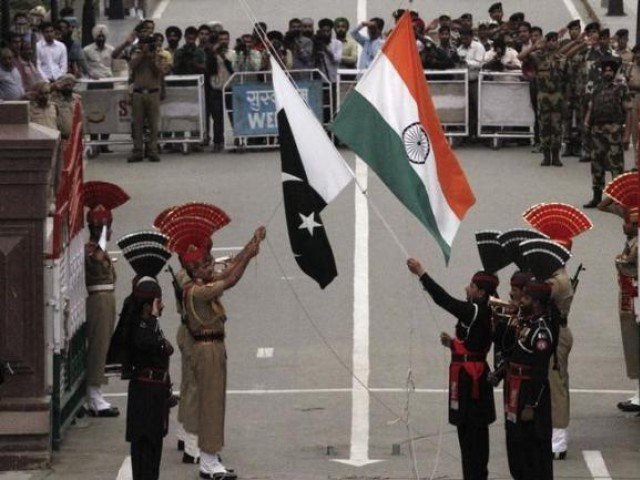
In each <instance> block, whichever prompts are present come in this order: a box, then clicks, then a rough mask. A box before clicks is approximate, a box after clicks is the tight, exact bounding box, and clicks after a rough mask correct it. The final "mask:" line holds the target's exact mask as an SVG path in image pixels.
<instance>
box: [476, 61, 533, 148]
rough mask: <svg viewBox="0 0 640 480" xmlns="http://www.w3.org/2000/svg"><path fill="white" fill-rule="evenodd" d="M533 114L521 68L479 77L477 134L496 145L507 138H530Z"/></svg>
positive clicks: (480, 74) (483, 72)
mask: <svg viewBox="0 0 640 480" xmlns="http://www.w3.org/2000/svg"><path fill="white" fill-rule="evenodd" d="M534 123H535V116H534V113H533V108H532V106H531V100H530V95H529V82H527V81H525V80H523V79H522V72H521V71H511V72H488V71H481V72H480V73H479V76H478V137H480V138H490V139H492V142H493V148H496V149H497V148H499V147H500V144H501V140H503V139H506V138H514V139H517V138H525V139H532V138H533V128H534Z"/></svg>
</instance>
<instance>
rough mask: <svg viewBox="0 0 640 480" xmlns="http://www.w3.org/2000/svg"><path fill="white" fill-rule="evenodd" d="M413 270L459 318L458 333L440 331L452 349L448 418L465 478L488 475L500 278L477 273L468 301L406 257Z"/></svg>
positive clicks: (466, 479)
mask: <svg viewBox="0 0 640 480" xmlns="http://www.w3.org/2000/svg"><path fill="white" fill-rule="evenodd" d="M407 267H408V268H409V271H410V272H411V273H413V274H414V275H416V276H417V277H419V278H420V283H422V285H423V287H424V288H425V290H426V291H427V292H429V295H431V297H432V298H433V300H434V302H435V303H436V304H437V305H438V306H440V307H442V308H444V309H445V310H446V311H447V312H449V313H450V314H451V315H453V316H454V317H456V319H457V323H456V327H455V331H456V335H455V337H453V338H452V337H451V336H450V335H449V334H447V333H444V332H443V333H442V334H441V335H440V340H441V342H442V344H443V345H444V346H445V347H447V348H450V349H451V365H450V368H449V423H451V424H453V425H455V426H456V427H457V430H458V441H459V443H460V451H461V453H462V471H463V478H464V480H471V479H486V478H488V474H489V472H488V469H487V465H488V463H489V424H491V423H492V422H493V421H495V419H496V412H495V405H494V400H493V388H492V387H491V385H489V382H488V380H487V375H488V374H489V365H488V364H487V361H486V357H487V353H488V352H489V350H490V348H491V340H492V334H491V309H490V307H489V305H488V303H487V302H488V300H489V296H491V295H494V294H495V291H496V288H497V287H498V278H497V277H496V276H495V275H493V274H491V273H488V272H484V271H480V272H477V273H476V274H475V275H473V277H472V278H471V282H470V283H469V285H468V286H467V287H466V293H467V298H466V300H458V299H456V298H453V297H452V296H451V295H449V294H448V293H447V292H446V291H445V290H444V289H443V288H442V287H441V286H440V285H438V284H437V283H436V282H435V281H434V280H433V279H432V278H431V277H430V276H429V274H428V273H427V272H426V271H425V269H424V268H423V266H422V265H421V264H420V262H419V261H418V260H415V259H413V258H410V259H409V260H407Z"/></svg>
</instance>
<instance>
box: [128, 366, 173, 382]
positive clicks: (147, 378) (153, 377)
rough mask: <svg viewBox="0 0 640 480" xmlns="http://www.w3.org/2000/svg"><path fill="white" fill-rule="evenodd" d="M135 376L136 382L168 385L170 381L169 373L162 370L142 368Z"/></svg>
mask: <svg viewBox="0 0 640 480" xmlns="http://www.w3.org/2000/svg"><path fill="white" fill-rule="evenodd" d="M133 375H134V378H135V379H136V380H139V381H141V382H148V383H167V381H168V380H169V371H168V370H164V369H161V368H141V369H140V370H136V371H135V372H134V373H133Z"/></svg>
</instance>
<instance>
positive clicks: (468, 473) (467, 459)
mask: <svg viewBox="0 0 640 480" xmlns="http://www.w3.org/2000/svg"><path fill="white" fill-rule="evenodd" d="M458 442H459V443H460V453H461V454H462V478H463V479H464V480H486V479H487V477H488V475H489V470H488V468H487V465H488V463H489V426H488V425H487V424H484V425H477V424H475V423H473V422H464V423H462V424H460V425H458Z"/></svg>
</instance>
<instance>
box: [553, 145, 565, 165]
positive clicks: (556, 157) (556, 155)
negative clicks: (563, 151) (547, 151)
mask: <svg viewBox="0 0 640 480" xmlns="http://www.w3.org/2000/svg"><path fill="white" fill-rule="evenodd" d="M551 165H553V166H554V167H561V166H562V162H561V161H560V149H558V148H554V149H553V150H551Z"/></svg>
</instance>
